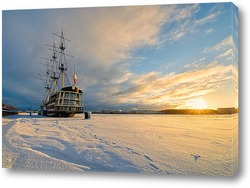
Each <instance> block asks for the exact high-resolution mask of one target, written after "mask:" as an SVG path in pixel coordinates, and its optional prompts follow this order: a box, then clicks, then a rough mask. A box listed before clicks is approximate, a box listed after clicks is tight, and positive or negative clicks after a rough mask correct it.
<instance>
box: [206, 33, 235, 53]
mask: <svg viewBox="0 0 250 188" xmlns="http://www.w3.org/2000/svg"><path fill="white" fill-rule="evenodd" d="M233 46H234V42H233V37H232V35H229V36H228V37H226V38H225V39H223V40H222V41H220V42H219V43H217V44H216V45H214V46H212V47H207V48H205V49H204V50H203V52H204V53H211V52H214V51H225V50H227V49H229V48H232V47H233Z"/></svg>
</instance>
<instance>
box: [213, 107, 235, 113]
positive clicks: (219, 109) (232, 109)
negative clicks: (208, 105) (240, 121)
mask: <svg viewBox="0 0 250 188" xmlns="http://www.w3.org/2000/svg"><path fill="white" fill-rule="evenodd" d="M234 112H235V108H234V107H231V108H217V113H218V114H233V113H234Z"/></svg>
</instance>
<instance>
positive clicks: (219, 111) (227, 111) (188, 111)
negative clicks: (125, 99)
mask: <svg viewBox="0 0 250 188" xmlns="http://www.w3.org/2000/svg"><path fill="white" fill-rule="evenodd" d="M92 113H93V114H191V115H205V114H207V115H209V114H234V113H238V108H234V107H231V108H218V109H217V110H213V109H201V110H199V109H165V110H161V111H153V110H132V111H116V110H102V111H100V112H92Z"/></svg>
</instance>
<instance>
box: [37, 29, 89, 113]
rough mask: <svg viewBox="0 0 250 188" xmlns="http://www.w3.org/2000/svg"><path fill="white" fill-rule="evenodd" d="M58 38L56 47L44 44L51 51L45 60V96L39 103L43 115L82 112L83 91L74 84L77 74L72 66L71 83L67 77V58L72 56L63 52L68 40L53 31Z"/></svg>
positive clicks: (62, 34)
mask: <svg viewBox="0 0 250 188" xmlns="http://www.w3.org/2000/svg"><path fill="white" fill-rule="evenodd" d="M53 35H54V36H55V37H58V38H59V40H60V43H59V46H58V47H57V46H56V44H55V42H54V41H53V44H52V45H50V44H46V45H47V46H49V50H51V51H52V53H51V55H50V56H49V57H48V58H43V59H44V60H46V73H45V75H44V76H45V96H44V99H43V101H42V102H41V105H40V109H41V111H40V113H42V115H43V116H58V117H73V116H74V115H75V114H78V113H83V111H84V105H83V91H82V90H81V89H80V88H78V87H77V86H76V82H77V76H76V71H75V66H74V72H73V77H72V78H73V84H70V81H69V79H68V75H67V71H68V61H67V59H68V58H72V57H73V56H71V55H69V54H67V53H65V50H66V46H67V45H66V42H67V43H69V42H70V40H69V39H67V38H65V37H64V33H63V30H62V31H61V34H60V35H59V34H56V33H53Z"/></svg>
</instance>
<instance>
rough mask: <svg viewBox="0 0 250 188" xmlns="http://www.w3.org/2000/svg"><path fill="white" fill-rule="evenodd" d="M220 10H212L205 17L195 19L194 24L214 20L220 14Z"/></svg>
mask: <svg viewBox="0 0 250 188" xmlns="http://www.w3.org/2000/svg"><path fill="white" fill-rule="evenodd" d="M221 13H222V12H221V11H216V12H213V13H211V14H208V15H207V16H206V17H204V18H201V19H197V20H195V24H197V25H204V24H206V23H208V22H212V21H215V20H216V18H217V17H218V16H219V15H220V14H221Z"/></svg>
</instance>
